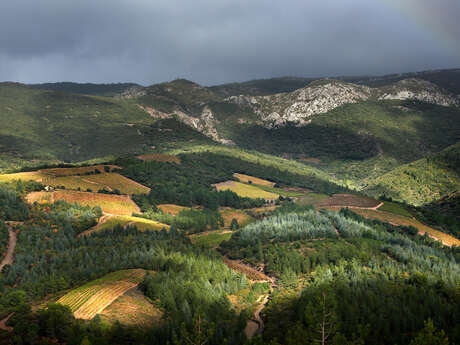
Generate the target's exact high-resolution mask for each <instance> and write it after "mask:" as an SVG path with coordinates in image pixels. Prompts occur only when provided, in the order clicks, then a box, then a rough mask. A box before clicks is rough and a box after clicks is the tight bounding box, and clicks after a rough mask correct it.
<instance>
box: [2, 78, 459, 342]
mask: <svg viewBox="0 0 460 345" xmlns="http://www.w3.org/2000/svg"><path fill="white" fill-rule="evenodd" d="M458 73H459V71H458V70H449V71H438V72H435V71H432V72H425V73H415V74H408V75H401V76H395V75H392V76H385V77H375V78H371V77H360V78H359V77H356V78H352V77H337V78H334V79H329V78H325V79H308V78H274V79H267V80H254V81H250V82H247V83H233V84H225V85H218V86H212V87H205V86H200V85H198V84H196V83H193V82H191V81H188V80H184V79H178V80H174V81H172V82H168V83H161V84H155V85H151V86H147V87H144V86H140V85H136V84H131V83H125V84H113V85H112V84H101V85H98V84H73V83H57V84H44V85H23V84H16V83H1V84H0V110H1V111H0V115H1V116H3V117H4V118H5V119H6V118H7V119H11V121H5V126H4V127H2V128H1V129H0V172H1V174H0V257H1V259H2V261H1V265H0V320H1V321H0V344H10V340H12V339H13V341H14V344H38V343H44V344H45V343H46V344H49V343H53V344H69V345H73V344H75V345H81V344H85V345H87V344H88V342H90V344H120V345H124V344H165V343H170V344H186V343H190V344H222V343H227V344H251V345H256V344H257V345H259V344H272V345H276V344H287V345H291V344H301V343H305V344H313V343H318V342H319V341H320V339H321V336H323V335H324V332H327V333H328V334H331V338H330V340H329V341H328V342H327V343H328V344H333V345H341V344H371V345H374V344H375V345H383V344H384V345H386V344H396V343H397V344H407V345H409V344H411V345H413V344H414V343H412V340H413V339H415V338H416V337H417V336H418V335H419V334H421V333H420V332H422V331H423V330H424V327H425V326H426V323H427V322H428V321H429V320H431V321H432V322H433V323H434V324H435V325H436V328H437V329H439V330H442V332H445V333H444V334H445V335H446V337H448V339H449V341H450V343H451V344H455V343H459V342H460V329H459V323H458V322H457V320H458V319H459V318H460V314H459V311H460V308H459V305H460V294H459V289H458V287H459V286H460V285H459V284H460V230H459V224H460V219H459V214H460V212H459V208H458V206H459V202H458V189H459V187H460V185H459V184H460V176H459V173H460V172H459V166H460V164H459V150H458V148H459V146H458V145H459V143H458V138H459V134H460V103H459V102H460V96H459V95H460V92H459V90H460V84H458V80H460V79H458ZM449 78H450V79H449ZM446 79H449V80H451V82H449V83H446ZM5 109H6V110H5ZM356 301H360V303H356ZM86 341H88V342H86Z"/></svg>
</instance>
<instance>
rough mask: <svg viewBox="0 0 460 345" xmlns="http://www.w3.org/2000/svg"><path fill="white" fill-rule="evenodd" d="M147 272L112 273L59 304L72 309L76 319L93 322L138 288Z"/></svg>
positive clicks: (133, 270)
mask: <svg viewBox="0 0 460 345" xmlns="http://www.w3.org/2000/svg"><path fill="white" fill-rule="evenodd" d="M144 276H145V270H142V269H130V270H123V271H117V272H112V273H109V274H107V275H105V276H104V277H102V278H100V279H96V280H93V281H92V282H89V283H87V284H85V285H83V286H80V287H79V288H77V289H74V290H72V291H70V292H69V293H67V294H65V295H64V296H62V297H61V298H60V299H59V300H58V301H57V302H58V303H60V304H63V305H67V306H69V307H70V309H71V310H72V312H73V313H74V315H75V317H76V318H79V319H86V320H91V319H92V318H93V317H94V316H96V314H98V313H100V312H102V311H103V310H104V309H105V308H106V307H108V306H109V305H110V304H111V303H112V302H113V301H115V300H116V299H117V298H118V297H120V296H121V295H123V294H124V293H125V292H126V291H128V290H130V289H132V288H133V287H136V286H137V285H138V284H139V283H140V282H141V281H142V279H143V278H144Z"/></svg>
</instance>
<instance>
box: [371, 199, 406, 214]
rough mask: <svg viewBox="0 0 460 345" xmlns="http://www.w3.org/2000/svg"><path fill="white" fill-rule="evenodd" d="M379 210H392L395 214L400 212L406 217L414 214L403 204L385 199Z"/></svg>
mask: <svg viewBox="0 0 460 345" xmlns="http://www.w3.org/2000/svg"><path fill="white" fill-rule="evenodd" d="M379 211H385V212H390V213H394V214H399V215H401V216H405V217H412V215H411V214H410V213H409V211H407V210H406V209H405V208H404V207H402V206H401V205H399V204H397V203H395V202H390V201H385V202H384V203H383V205H382V206H380V207H379Z"/></svg>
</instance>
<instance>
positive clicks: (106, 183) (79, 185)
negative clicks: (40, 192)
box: [0, 165, 150, 194]
mask: <svg viewBox="0 0 460 345" xmlns="http://www.w3.org/2000/svg"><path fill="white" fill-rule="evenodd" d="M119 168H120V167H118V166H116V165H95V166H90V167H78V168H53V169H42V170H38V171H31V172H21V173H15V174H3V175H0V181H2V182H10V181H13V180H23V181H37V182H41V183H42V184H44V185H47V186H52V187H58V186H63V187H65V188H66V189H74V190H83V191H87V190H91V191H93V192H97V191H98V190H100V189H105V190H107V191H114V190H118V191H120V193H122V194H143V193H144V194H147V193H149V192H150V188H148V187H146V186H143V185H141V184H140V183H137V182H136V181H133V180H131V179H129V178H127V177H125V176H122V175H120V174H118V173H114V172H105V171H106V170H108V171H112V170H114V169H119ZM95 171H98V172H99V173H97V174H90V175H88V173H93V172H95Z"/></svg>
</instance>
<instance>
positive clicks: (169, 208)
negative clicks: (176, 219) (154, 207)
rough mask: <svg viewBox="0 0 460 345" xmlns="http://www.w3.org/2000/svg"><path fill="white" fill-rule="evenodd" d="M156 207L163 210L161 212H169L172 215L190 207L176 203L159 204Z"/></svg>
mask: <svg viewBox="0 0 460 345" xmlns="http://www.w3.org/2000/svg"><path fill="white" fill-rule="evenodd" d="M158 208H159V209H160V210H161V211H163V213H167V214H170V215H172V216H177V215H178V214H179V213H180V212H181V211H182V210H190V207H185V206H180V205H176V204H160V205H158Z"/></svg>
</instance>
